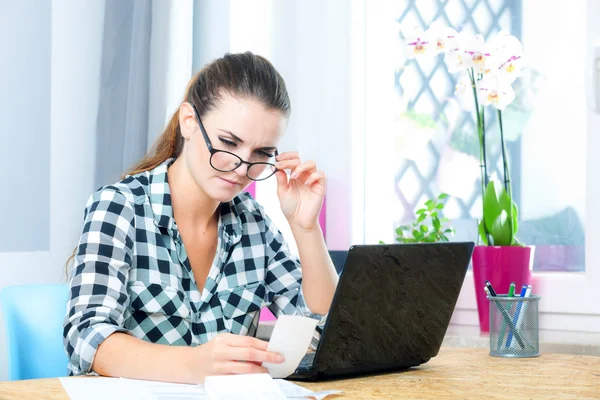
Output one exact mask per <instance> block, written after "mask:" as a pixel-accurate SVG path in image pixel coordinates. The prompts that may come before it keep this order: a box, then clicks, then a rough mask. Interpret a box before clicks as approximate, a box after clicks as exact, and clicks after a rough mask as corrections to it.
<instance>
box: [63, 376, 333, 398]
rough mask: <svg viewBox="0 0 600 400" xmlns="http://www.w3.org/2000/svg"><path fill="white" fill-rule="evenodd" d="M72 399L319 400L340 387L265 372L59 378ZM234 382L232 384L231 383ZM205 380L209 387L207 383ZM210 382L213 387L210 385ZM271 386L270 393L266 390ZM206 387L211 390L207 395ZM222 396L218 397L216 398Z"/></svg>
mask: <svg viewBox="0 0 600 400" xmlns="http://www.w3.org/2000/svg"><path fill="white" fill-rule="evenodd" d="M59 380H60V382H61V384H62V385H63V388H64V389H65V392H66V393H67V396H69V398H70V399H71V400H81V399H85V400H106V399H109V400H115V399H124V400H142V399H143V400H221V399H228V400H229V399H236V400H237V399H245V400H248V399H249V400H254V399H312V398H315V399H317V400H321V399H323V398H325V396H327V395H329V394H337V393H341V391H339V390H327V391H321V392H312V391H310V390H308V389H305V388H303V387H301V386H299V385H296V384H294V383H292V382H288V381H285V380H283V379H272V378H271V376H270V375H268V374H253V375H228V376H224V377H222V376H212V377H207V378H206V381H205V384H204V385H186V384H179V383H168V382H155V381H146V380H137V379H125V378H105V377H97V378H74V377H70V378H59ZM233 382H235V383H233ZM207 383H208V389H207V386H206V384H207ZM211 385H213V387H211ZM265 389H270V390H271V391H272V392H273V393H272V394H271V393H269V391H268V390H265ZM208 390H211V394H212V396H211V395H209V392H208ZM219 396H221V397H219Z"/></svg>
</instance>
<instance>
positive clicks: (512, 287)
mask: <svg viewBox="0 0 600 400" xmlns="http://www.w3.org/2000/svg"><path fill="white" fill-rule="evenodd" d="M514 295H515V283H514V282H511V283H510V286H509V287H508V297H513V296H514Z"/></svg>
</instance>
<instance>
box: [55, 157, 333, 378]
mask: <svg viewBox="0 0 600 400" xmlns="http://www.w3.org/2000/svg"><path fill="white" fill-rule="evenodd" d="M172 162H173V160H168V161H167V162H165V163H163V164H162V165H160V166H158V167H157V168H155V169H153V170H151V171H148V172H144V173H141V174H138V175H134V176H128V177H126V178H125V179H123V180H122V181H120V182H118V183H116V184H114V185H111V186H105V187H103V188H101V189H99V190H98V191H97V192H95V193H94V194H93V195H92V196H91V197H90V199H89V200H88V203H87V205H86V209H85V214H84V226H83V232H82V235H81V238H80V241H79V245H78V250H77V253H76V256H75V269H74V273H73V277H72V279H71V281H70V298H69V302H68V306H67V315H66V317H65V321H64V332H63V335H64V344H65V348H66V351H67V354H68V357H69V370H70V374H71V375H80V374H87V373H93V372H92V371H90V370H91V366H92V362H93V360H94V356H95V354H96V350H97V348H98V346H99V345H100V344H101V343H102V342H103V341H104V340H105V339H106V338H107V337H108V336H109V335H111V334H112V333H114V332H126V333H129V334H131V335H133V336H135V337H137V338H140V339H143V340H146V341H148V342H152V343H162V344H170V345H182V346H196V345H199V344H202V343H205V342H207V341H209V340H210V339H211V338H213V337H214V336H216V335H217V334H218V333H221V332H231V333H235V334H240V335H252V336H254V335H255V333H256V329H257V325H258V318H259V314H260V309H261V307H263V306H268V307H269V309H270V310H271V311H272V312H273V313H274V314H275V315H279V314H281V313H283V314H288V315H293V314H299V315H305V316H309V317H312V318H321V316H318V315H316V314H312V313H311V312H310V310H309V309H308V307H307V306H306V303H305V301H304V298H303V295H302V290H301V281H302V270H301V268H300V263H299V260H298V259H297V257H295V256H293V255H292V254H291V253H290V251H289V249H288V247H287V245H286V243H285V241H284V238H283V236H282V234H281V232H280V231H279V230H278V229H277V228H276V227H275V226H274V225H273V223H272V222H271V220H270V219H269V218H268V217H267V216H266V215H265V213H264V211H263V209H262V208H261V206H260V205H258V203H257V202H256V201H255V200H254V199H253V198H252V197H251V196H250V195H249V194H247V193H241V194H239V195H238V196H236V197H235V198H234V199H233V200H232V201H230V202H228V203H222V204H221V206H220V215H219V223H218V245H217V252H216V254H215V258H214V261H213V264H212V267H211V269H210V271H209V274H208V277H207V279H206V284H205V287H204V288H203V289H202V291H200V290H199V289H198V287H197V285H196V282H195V280H194V276H193V272H192V270H191V267H190V263H189V261H188V257H187V255H186V251H185V248H184V245H183V243H182V240H181V236H180V233H179V231H178V229H177V224H176V223H175V220H174V218H173V209H172V206H171V195H170V191H169V184H168V180H167V168H168V166H169V165H170V164H171V163H172ZM323 319H324V318H321V320H323ZM318 335H319V332H318V331H316V332H315V339H316V340H318ZM313 343H314V340H313Z"/></svg>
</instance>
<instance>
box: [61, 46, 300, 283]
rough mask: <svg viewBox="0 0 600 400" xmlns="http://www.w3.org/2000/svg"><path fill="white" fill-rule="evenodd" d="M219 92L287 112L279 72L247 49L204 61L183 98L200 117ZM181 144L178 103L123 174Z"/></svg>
mask: <svg viewBox="0 0 600 400" xmlns="http://www.w3.org/2000/svg"><path fill="white" fill-rule="evenodd" d="M223 93H229V94H231V95H233V96H237V97H242V98H247V99H253V100H257V101H259V102H261V103H262V104H264V105H265V106H266V107H267V108H270V109H274V110H279V111H281V112H282V113H283V114H284V115H285V116H286V117H289V115H290V112H291V105H290V98H289V96H288V92H287V89H286V86H285V82H284V80H283V78H282V77H281V75H280V74H279V73H278V72H277V70H276V69H275V67H274V66H273V64H271V63H270V62H269V61H268V60H267V59H266V58H264V57H261V56H258V55H255V54H253V53H251V52H249V51H247V52H245V53H237V54H231V53H227V54H225V55H224V56H223V57H221V58H217V59H216V60H213V61H212V62H211V63H209V64H207V65H206V66H205V67H204V68H202V69H201V70H200V72H198V73H197V74H196V75H195V76H194V77H193V78H192V79H191V80H190V82H189V83H188V86H187V89H186V92H185V96H184V99H183V101H187V102H190V103H191V104H193V105H194V106H195V107H196V109H197V110H198V114H199V115H200V117H202V116H204V115H205V114H206V113H207V112H209V111H210V110H212V109H214V108H215V107H216V106H217V105H218V102H219V100H220V96H221V95H222V94H223ZM183 144H184V140H183V137H182V136H181V129H180V127H179V107H178V108H177V110H176V111H175V112H174V113H173V116H172V117H171V120H170V121H169V124H168V125H167V127H166V128H165V130H164V132H163V133H162V134H161V135H160V136H159V137H158V139H157V140H156V142H154V145H153V146H152V149H151V150H150V152H148V154H146V155H145V156H144V158H142V159H141V160H140V162H138V163H137V164H135V165H134V166H133V167H132V168H131V169H130V170H128V171H127V172H126V173H125V174H124V177H125V176H127V175H135V174H139V173H142V172H145V171H149V170H151V169H154V168H156V167H158V166H159V165H161V164H162V163H163V162H165V161H166V160H168V159H169V158H177V157H179V155H180V154H181V151H182V150H183ZM76 253H77V247H76V248H75V249H74V250H73V254H71V257H69V259H68V260H67V262H66V263H65V269H66V270H67V271H68V267H69V264H70V262H71V260H73V259H74V258H75V254H76Z"/></svg>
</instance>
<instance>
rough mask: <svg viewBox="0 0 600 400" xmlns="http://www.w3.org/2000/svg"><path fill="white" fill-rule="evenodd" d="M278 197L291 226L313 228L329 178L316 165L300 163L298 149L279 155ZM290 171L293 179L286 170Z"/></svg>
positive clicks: (316, 221) (277, 161)
mask: <svg viewBox="0 0 600 400" xmlns="http://www.w3.org/2000/svg"><path fill="white" fill-rule="evenodd" d="M275 166H276V167H277V168H278V169H279V171H277V173H276V174H275V175H276V176H277V196H278V197H279V202H280V204H281V210H282V211H283V214H284V215H285V217H286V218H287V220H288V222H289V223H290V225H291V226H292V227H294V226H296V227H300V228H302V229H306V230H310V229H313V228H314V227H315V226H318V218H319V212H320V211H321V206H322V205H323V198H324V197H325V187H326V186H325V185H326V178H325V173H324V172H323V171H319V170H318V169H317V164H316V163H315V162H314V161H312V160H310V161H305V162H301V160H300V157H299V156H298V153H297V152H295V151H291V152H286V153H281V154H279V155H278V156H277V158H276V163H275ZM286 169H289V170H290V171H291V175H290V178H289V180H288V177H287V175H286V173H285V171H284V170H286Z"/></svg>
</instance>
